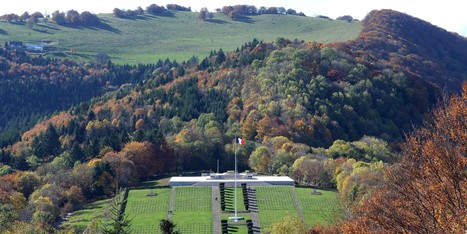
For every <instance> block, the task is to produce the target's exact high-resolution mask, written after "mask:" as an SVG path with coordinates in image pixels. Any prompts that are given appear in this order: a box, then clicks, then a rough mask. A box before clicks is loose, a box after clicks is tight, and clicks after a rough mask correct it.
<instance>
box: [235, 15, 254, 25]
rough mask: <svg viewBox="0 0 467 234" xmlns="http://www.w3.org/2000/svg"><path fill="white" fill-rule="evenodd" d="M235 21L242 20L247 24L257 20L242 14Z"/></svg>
mask: <svg viewBox="0 0 467 234" xmlns="http://www.w3.org/2000/svg"><path fill="white" fill-rule="evenodd" d="M235 21H240V22H243V23H247V24H252V23H254V22H256V21H254V20H253V19H252V18H251V17H249V16H246V15H242V16H239V17H237V18H235Z"/></svg>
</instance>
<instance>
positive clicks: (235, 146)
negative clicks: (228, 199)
mask: <svg viewBox="0 0 467 234" xmlns="http://www.w3.org/2000/svg"><path fill="white" fill-rule="evenodd" d="M236 148H237V137H235V144H234V154H235V171H234V173H235V174H234V176H235V180H234V199H235V217H238V216H237V150H236Z"/></svg>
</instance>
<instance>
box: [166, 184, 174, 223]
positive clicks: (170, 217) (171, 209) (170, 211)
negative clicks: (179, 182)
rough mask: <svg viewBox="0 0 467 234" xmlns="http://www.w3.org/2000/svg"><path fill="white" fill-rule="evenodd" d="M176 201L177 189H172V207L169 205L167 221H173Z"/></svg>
mask: <svg viewBox="0 0 467 234" xmlns="http://www.w3.org/2000/svg"><path fill="white" fill-rule="evenodd" d="M174 199H175V187H172V189H171V190H170V205H169V214H168V215H167V219H168V220H171V221H172V211H173V210H174Z"/></svg>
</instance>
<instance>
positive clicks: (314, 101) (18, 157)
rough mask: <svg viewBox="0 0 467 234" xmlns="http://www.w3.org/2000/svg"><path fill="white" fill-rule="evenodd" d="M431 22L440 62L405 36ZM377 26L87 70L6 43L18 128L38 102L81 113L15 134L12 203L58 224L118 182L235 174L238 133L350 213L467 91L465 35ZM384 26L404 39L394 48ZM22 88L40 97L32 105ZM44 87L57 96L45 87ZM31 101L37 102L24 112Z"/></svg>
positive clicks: (5, 153)
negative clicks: (464, 85)
mask: <svg viewBox="0 0 467 234" xmlns="http://www.w3.org/2000/svg"><path fill="white" fill-rule="evenodd" d="M382 19H388V20H386V21H384V20H382ZM390 19H393V20H390ZM375 22H379V23H375ZM390 22H397V23H395V24H394V25H392V24H390ZM420 23H421V24H422V25H424V27H426V28H427V30H431V32H432V34H433V38H435V39H433V40H435V42H436V43H437V45H441V44H443V45H444V46H447V45H454V48H449V49H445V50H442V49H440V50H439V53H445V55H443V56H444V57H443V56H438V53H437V51H432V49H430V48H425V46H426V45H425V44H420V43H419V42H418V41H417V40H419V39H417V38H416V37H415V36H411V35H410V34H407V33H404V30H405V28H407V27H410V25H413V24H420ZM364 25H365V28H364V30H363V31H362V33H361V34H360V36H359V38H357V39H356V40H355V41H352V42H347V43H336V44H321V43H316V42H303V41H300V40H289V39H286V38H281V37H279V38H277V39H276V40H275V41H274V42H262V41H259V40H256V39H255V40H253V41H250V42H247V43H245V44H243V45H239V48H238V49H237V50H235V51H223V50H222V49H219V50H216V51H212V52H211V54H210V55H209V56H207V57H206V58H204V59H197V58H196V57H193V58H192V59H191V60H188V61H185V62H180V63H177V62H174V61H170V60H165V61H159V62H158V63H157V64H149V65H136V66H129V65H115V64H113V63H112V62H108V63H105V64H102V63H88V64H77V63H75V62H72V61H68V60H50V59H44V58H33V57H29V55H27V54H24V53H20V52H18V51H16V50H12V49H9V48H4V49H3V50H2V56H3V57H2V63H1V64H2V66H3V68H4V69H2V73H0V74H1V75H2V76H1V80H0V81H1V82H2V83H0V84H2V85H5V87H10V88H9V90H11V91H5V92H4V93H2V95H5V97H8V95H11V94H13V93H16V96H14V97H13V98H12V97H10V99H6V98H5V99H6V100H10V102H12V103H14V104H15V105H19V106H18V108H11V109H5V110H6V111H5V112H3V116H2V117H1V118H2V121H3V123H4V124H5V125H7V122H8V120H9V118H12V117H14V116H21V115H22V114H23V113H27V111H28V110H29V109H28V108H33V110H35V109H34V108H37V112H38V113H39V112H40V110H46V111H43V112H40V113H42V114H43V113H51V112H53V111H56V110H59V109H60V108H65V106H66V105H70V106H71V105H73V106H71V107H70V108H69V109H68V110H66V111H63V112H60V113H55V114H54V115H53V116H52V117H50V118H47V119H44V120H43V121H41V122H39V123H38V124H36V125H35V127H33V128H31V129H29V130H28V131H26V132H24V133H22V134H21V137H20V140H19V139H18V141H16V140H14V138H11V137H9V138H8V137H7V138H4V139H7V140H4V141H3V144H4V146H5V147H4V148H3V149H2V150H1V151H0V163H1V164H0V166H1V167H0V173H1V175H3V176H2V177H0V192H1V193H0V195H1V196H0V199H1V200H2V202H3V204H5V205H3V206H0V209H2V211H5V212H10V213H11V217H10V218H11V219H13V220H16V219H20V220H22V221H30V220H33V221H34V223H35V225H37V226H39V227H41V228H45V229H47V230H52V229H53V227H52V226H53V223H54V221H55V219H56V218H57V217H58V216H59V215H60V214H61V215H63V214H66V213H67V212H69V211H71V210H73V209H75V208H76V207H79V205H80V204H82V203H83V202H84V201H86V200H92V199H96V198H100V197H103V196H109V195H112V194H113V192H114V191H115V189H116V186H117V185H118V186H131V185H134V184H136V183H137V182H138V181H141V180H145V179H146V178H148V177H150V176H153V175H156V174H163V173H174V172H178V173H180V172H183V171H200V170H214V169H215V168H216V162H217V160H219V161H220V164H221V165H220V167H221V168H220V170H221V171H225V170H230V169H232V168H233V155H234V152H233V150H234V147H233V143H234V139H235V137H241V138H243V139H245V140H246V142H247V143H246V144H245V145H244V146H242V147H236V150H237V155H238V156H239V168H240V170H244V169H254V170H255V171H258V172H261V173H266V174H286V175H290V176H292V177H293V178H294V179H295V180H296V181H297V182H299V183H302V184H307V185H316V186H323V187H324V186H325V187H333V188H334V187H337V189H338V190H339V192H340V199H341V201H342V204H343V206H345V208H346V209H345V212H346V214H349V213H350V211H351V209H352V207H354V206H355V205H356V204H358V202H359V201H360V200H361V199H362V198H364V197H365V196H366V193H367V192H368V191H370V190H371V189H372V188H373V187H374V186H375V185H377V184H380V183H381V182H382V181H383V169H384V167H385V164H384V162H394V161H397V159H398V158H397V157H396V156H395V154H394V151H395V149H396V148H397V147H395V146H397V143H399V142H401V141H402V140H403V138H404V135H405V134H406V133H407V132H410V131H412V130H413V126H418V125H420V124H421V123H422V122H423V121H424V119H425V117H426V116H427V115H428V114H427V113H429V111H430V109H431V108H432V107H433V106H434V105H435V103H436V102H437V101H438V100H439V98H440V97H441V94H442V92H443V91H449V92H456V91H458V90H460V86H459V87H457V86H456V84H458V83H460V82H462V81H465V80H466V78H465V72H466V71H467V69H466V68H465V64H466V63H464V59H465V57H466V54H465V53H464V51H465V48H466V46H465V45H466V43H467V42H466V39H465V38H462V37H459V36H456V35H452V34H449V33H447V32H445V31H443V30H441V29H437V28H435V27H433V26H431V25H427V23H425V22H420V21H418V20H417V19H413V18H411V17H409V16H406V15H404V14H401V13H395V12H391V11H377V12H372V13H370V14H369V15H368V17H367V19H365V22H364ZM383 32H384V33H385V35H389V36H390V35H394V38H392V39H390V40H389V39H384V40H382V39H381V38H382V36H381V35H383ZM438 34H442V35H446V36H439V35H438ZM395 35H399V37H397V38H396V37H395ZM436 38H442V39H443V40H447V41H446V42H439V41H438V40H436ZM439 40H441V39H439ZM387 43H393V44H394V45H399V47H400V49H401V52H400V53H397V52H394V51H393V49H394V48H396V47H398V46H393V47H388V48H387V52H384V51H386V47H387V46H388V44H387ZM430 45H434V44H433V43H431V44H430ZM404 48H405V50H404ZM404 51H405V52H404ZM426 51H430V52H429V53H428V52H426ZM386 55H387V56H386ZM435 55H436V56H435ZM442 58H445V60H444V59H442ZM430 61H431V62H430ZM420 64H423V67H422V68H420V67H421V66H420ZM448 64H451V65H449V66H448ZM450 66H452V67H450ZM430 71H436V72H435V73H432V72H430ZM436 74H438V75H439V74H442V75H441V76H437V75H436ZM441 84H446V85H444V86H443V85H441ZM23 85H24V87H32V88H31V89H33V90H37V91H35V92H31V93H29V94H27V95H23V96H24V97H22V96H20V94H22V92H26V89H25V88H23ZM43 86H46V87H47V89H50V90H51V91H50V92H51V93H52V94H53V95H55V96H52V97H53V98H54V99H51V98H49V99H47V97H49V96H48V95H47V94H46V93H41V92H39V90H43V89H42V88H41V87H43ZM2 92H3V88H2ZM104 92H105V94H104ZM52 94H51V95H52ZM68 94H72V95H71V97H68ZM101 94H103V95H101ZM41 95H42V96H41ZM91 97H94V98H92V99H91V100H90V101H87V99H88V98H91ZM2 99H3V98H2ZM57 100H60V101H63V102H56V101H57ZM2 101H3V100H2ZM10 102H8V103H7V102H5V104H3V103H2V105H5V106H2V108H8V106H7V105H10ZM24 103H27V105H29V106H25V107H24V109H22V108H23V107H22V106H21V105H23V104H24ZM6 112H8V113H6ZM17 121H18V122H19V121H22V119H21V118H18V120H17ZM9 132H10V131H8V130H4V131H3V133H2V134H3V136H4V137H5V136H7V135H8V134H9ZM11 134H14V133H11ZM18 138H19V137H18ZM12 139H13V140H12ZM10 143H11V144H10ZM310 168H313V170H312V171H313V172H314V173H309V171H310ZM65 175H67V176H65ZM119 175H120V176H119ZM122 175H124V176H122ZM9 194H14V196H10V195H9ZM44 213H46V214H47V215H45V214H44ZM44 217H45V218H44ZM5 223H6V226H5V227H6V228H7V229H8V228H11V227H12V226H13V225H14V224H13V222H7V221H6V222H5ZM8 225H10V226H8Z"/></svg>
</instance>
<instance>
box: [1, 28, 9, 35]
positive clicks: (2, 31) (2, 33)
mask: <svg viewBox="0 0 467 234" xmlns="http://www.w3.org/2000/svg"><path fill="white" fill-rule="evenodd" d="M0 35H10V34H8V32H7V31H5V30H3V29H1V28H0Z"/></svg>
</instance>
